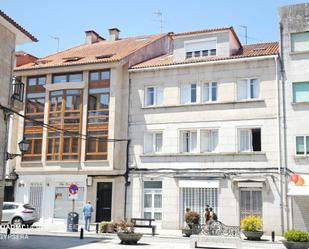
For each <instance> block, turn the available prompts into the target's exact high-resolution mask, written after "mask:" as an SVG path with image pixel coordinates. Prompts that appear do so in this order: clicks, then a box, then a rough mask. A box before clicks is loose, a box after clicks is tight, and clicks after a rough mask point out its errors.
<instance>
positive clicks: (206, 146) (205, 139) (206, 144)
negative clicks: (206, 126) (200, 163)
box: [201, 131, 210, 152]
mask: <svg viewBox="0 0 309 249" xmlns="http://www.w3.org/2000/svg"><path fill="white" fill-rule="evenodd" d="M201 136H202V139H201V150H202V152H209V151H210V131H201Z"/></svg>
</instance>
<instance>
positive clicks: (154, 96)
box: [145, 87, 163, 106]
mask: <svg viewBox="0 0 309 249" xmlns="http://www.w3.org/2000/svg"><path fill="white" fill-rule="evenodd" d="M145 101H146V106H155V105H162V104H163V89H162V88H161V87H147V88H146V99H145Z"/></svg>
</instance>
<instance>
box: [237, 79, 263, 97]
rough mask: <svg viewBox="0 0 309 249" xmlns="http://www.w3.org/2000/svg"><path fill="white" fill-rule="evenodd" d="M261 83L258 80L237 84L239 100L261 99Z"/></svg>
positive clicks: (243, 81)
mask: <svg viewBox="0 0 309 249" xmlns="http://www.w3.org/2000/svg"><path fill="white" fill-rule="evenodd" d="M259 92H260V83H259V80H258V79H245V80H239V81H238V82H237V96H238V100H243V99H257V98H259V94H260V93H259Z"/></svg>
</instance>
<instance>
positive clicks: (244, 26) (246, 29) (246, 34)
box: [239, 25, 248, 45]
mask: <svg viewBox="0 0 309 249" xmlns="http://www.w3.org/2000/svg"><path fill="white" fill-rule="evenodd" d="M239 27H241V28H243V29H245V38H246V45H247V44H248V26H246V25H239Z"/></svg>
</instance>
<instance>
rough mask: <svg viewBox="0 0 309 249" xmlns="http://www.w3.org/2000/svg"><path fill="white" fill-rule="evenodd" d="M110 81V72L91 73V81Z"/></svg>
mask: <svg viewBox="0 0 309 249" xmlns="http://www.w3.org/2000/svg"><path fill="white" fill-rule="evenodd" d="M104 80H110V70H104V71H92V72H90V81H104Z"/></svg>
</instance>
